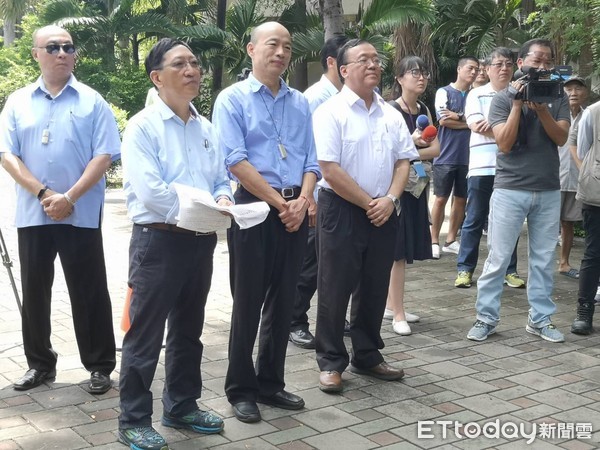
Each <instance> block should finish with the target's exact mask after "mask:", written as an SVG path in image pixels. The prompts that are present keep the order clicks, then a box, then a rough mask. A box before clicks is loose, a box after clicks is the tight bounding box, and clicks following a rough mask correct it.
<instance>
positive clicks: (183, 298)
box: [119, 225, 217, 428]
mask: <svg viewBox="0 0 600 450" xmlns="http://www.w3.org/2000/svg"><path fill="white" fill-rule="evenodd" d="M216 244H217V236H216V234H212V235H205V236H193V235H186V234H181V233H175V232H173V231H166V230H157V229H153V228H148V227H144V226H143V225H134V226H133V231H132V234H131V243H130V246H129V285H130V287H131V288H132V289H133V293H132V296H131V306H130V310H129V314H130V317H131V327H130V328H129V331H127V333H126V334H125V338H124V339H123V353H122V357H121V372H120V382H119V388H120V395H121V403H120V407H121V415H120V416H119V427H120V428H133V427H147V426H150V425H151V424H152V392H151V390H150V387H151V385H152V380H153V378H154V374H155V372H156V366H157V364H158V359H159V355H160V350H161V345H162V340H163V335H164V330H165V322H166V321H167V320H168V327H167V328H168V332H167V341H166V344H167V345H166V349H165V383H164V388H163V395H162V402H163V407H164V410H165V411H166V412H168V413H169V414H170V415H173V416H176V417H180V416H184V415H186V414H188V413H190V412H191V411H194V410H196V409H197V408H198V406H197V403H196V399H198V398H200V395H201V392H202V376H201V373H200V363H201V361H202V351H203V349H204V347H203V345H202V342H201V341H200V336H201V334H202V328H203V326H204V307H205V305H206V299H207V297H208V292H209V290H210V283H211V278H212V272H213V254H214V250H215V246H216Z"/></svg>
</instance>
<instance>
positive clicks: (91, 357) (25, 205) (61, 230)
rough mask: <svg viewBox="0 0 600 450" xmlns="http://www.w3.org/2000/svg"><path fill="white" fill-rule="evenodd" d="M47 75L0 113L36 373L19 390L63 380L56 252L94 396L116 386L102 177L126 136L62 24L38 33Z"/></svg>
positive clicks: (36, 49) (26, 332) (38, 52)
mask: <svg viewBox="0 0 600 450" xmlns="http://www.w3.org/2000/svg"><path fill="white" fill-rule="evenodd" d="M32 55H33V58H34V59H35V60H36V61H37V62H38V64H39V66H40V71H41V76H40V78H39V79H38V80H37V81H36V82H35V83H32V84H30V85H29V86H26V87H24V88H22V89H19V90H18V91H16V92H14V93H13V94H11V95H10V96H9V98H8V100H7V102H6V106H5V107H4V110H3V111H2V114H1V115H0V156H1V157H2V166H3V167H4V168H5V169H6V170H7V172H8V173H9V174H10V175H11V176H12V177H13V178H14V180H15V181H16V191H17V211H16V217H15V221H16V227H17V233H18V243H19V258H20V261H21V283H22V289H23V317H22V332H23V347H24V350H25V356H26V358H27V365H28V367H29V370H28V371H27V373H26V374H25V375H24V376H23V377H22V378H21V379H19V380H18V381H16V382H15V383H14V388H15V389H16V390H27V389H31V388H34V387H36V386H39V385H40V384H42V383H43V382H44V381H46V380H52V379H54V377H55V376H56V362H57V353H56V352H55V351H54V349H53V348H52V344H51V342H50V334H51V329H50V309H51V308H50V304H51V292H52V283H53V279H54V260H55V259H56V256H57V254H58V255H59V256H60V261H61V264H62V267H63V271H64V275H65V280H66V283H67V287H68V291H69V297H70V300H71V308H72V313H73V322H74V327H75V336H76V339H77V345H78V348H79V354H80V357H81V362H82V363H83V365H84V367H85V368H86V369H87V370H88V371H89V372H91V378H90V383H89V386H88V389H89V391H90V392H91V393H92V394H103V393H105V392H106V391H108V390H109V389H110V387H111V381H110V373H111V372H112V371H113V369H114V367H115V340H114V335H113V325H112V311H111V303H110V297H109V294H108V287H107V281H106V269H105V263H104V251H103V247H102V233H101V229H100V225H101V219H102V207H103V204H104V189H105V180H104V173H105V171H106V170H107V169H108V168H109V167H110V164H111V162H112V161H114V160H115V159H118V158H119V155H120V153H119V148H120V142H119V131H118V129H117V124H116V121H115V118H114V116H113V114H112V112H111V110H110V108H109V106H108V104H107V103H106V102H105V101H104V99H102V97H101V96H100V95H99V94H98V93H97V92H96V91H94V90H92V89H90V88H89V87H88V86H86V85H84V84H82V83H80V82H79V81H77V80H76V79H75V77H74V76H73V68H74V66H75V56H76V52H75V46H74V45H73V40H72V38H71V36H70V34H69V33H68V32H67V31H65V30H63V29H62V28H60V27H57V26H47V27H43V28H40V29H38V30H37V31H35V33H34V34H33V49H32Z"/></svg>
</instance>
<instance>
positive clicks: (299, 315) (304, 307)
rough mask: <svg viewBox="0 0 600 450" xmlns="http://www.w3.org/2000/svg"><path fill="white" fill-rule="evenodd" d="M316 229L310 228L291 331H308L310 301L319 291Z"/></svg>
mask: <svg viewBox="0 0 600 450" xmlns="http://www.w3.org/2000/svg"><path fill="white" fill-rule="evenodd" d="M315 230H316V229H315V227H309V229H308V240H307V241H306V253H305V255H304V262H303V263H302V270H301V271H300V278H299V279H298V286H297V289H296V295H295V299H294V311H293V313H292V326H291V327H290V330H291V331H298V330H304V331H308V314H307V313H308V310H309V309H310V301H311V300H312V298H313V296H314V295H315V292H316V291H317V268H318V265H317V247H316V245H315V235H316V233H315Z"/></svg>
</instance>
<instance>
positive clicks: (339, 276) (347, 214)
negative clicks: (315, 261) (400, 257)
mask: <svg viewBox="0 0 600 450" xmlns="http://www.w3.org/2000/svg"><path fill="white" fill-rule="evenodd" d="M318 215H319V217H318V221H317V252H318V256H319V274H318V280H317V285H318V288H317V289H318V292H319V305H318V309H317V329H316V336H315V337H316V351H317V362H318V364H319V368H320V369H321V370H335V371H337V372H340V373H342V372H343V371H344V370H345V369H346V367H347V366H348V362H349V356H348V352H347V351H346V346H345V345H344V319H345V317H346V310H347V308H348V301H349V298H350V294H352V322H351V328H350V337H351V340H352V365H354V366H356V367H360V368H371V367H374V366H376V365H377V364H379V363H381V362H382V361H383V356H382V355H381V353H380V352H379V350H380V349H382V348H383V347H384V345H383V340H382V339H381V335H380V329H381V321H382V318H383V311H384V309H385V302H386V298H387V293H388V285H389V281H390V270H391V268H392V263H393V261H394V247H395V241H396V233H397V230H396V228H397V226H398V221H397V220H388V221H387V222H386V223H385V224H384V225H383V226H381V227H375V226H374V225H372V224H371V222H370V221H369V219H368V218H367V215H366V212H365V211H364V210H363V209H362V208H359V207H358V206H356V205H353V204H351V203H349V202H347V201H346V200H344V199H343V198H341V197H339V196H338V195H336V194H334V193H333V192H331V191H326V190H321V191H320V192H319V212H318Z"/></svg>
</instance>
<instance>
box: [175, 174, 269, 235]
mask: <svg viewBox="0 0 600 450" xmlns="http://www.w3.org/2000/svg"><path fill="white" fill-rule="evenodd" d="M172 187H174V188H175V192H177V197H178V198H179V214H178V215H177V217H176V219H177V226H178V227H180V228H185V229H186V230H192V231H199V232H202V233H208V232H211V231H221V230H226V229H227V228H229V227H230V226H231V218H230V217H229V216H226V215H224V214H221V213H222V212H226V213H228V214H231V216H232V217H233V220H235V222H236V223H237V224H238V225H239V226H240V228H241V229H245V228H250V227H253V226H254V225H258V224H259V223H262V222H263V221H264V220H265V219H266V218H267V215H268V214H269V205H268V204H267V203H266V202H256V203H247V204H245V205H233V206H219V205H217V202H215V200H214V198H213V196H212V194H211V193H210V192H207V191H203V190H200V189H197V188H194V187H191V186H186V185H184V184H179V183H173V185H172Z"/></svg>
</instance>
